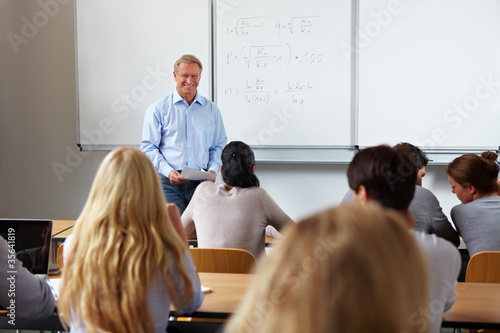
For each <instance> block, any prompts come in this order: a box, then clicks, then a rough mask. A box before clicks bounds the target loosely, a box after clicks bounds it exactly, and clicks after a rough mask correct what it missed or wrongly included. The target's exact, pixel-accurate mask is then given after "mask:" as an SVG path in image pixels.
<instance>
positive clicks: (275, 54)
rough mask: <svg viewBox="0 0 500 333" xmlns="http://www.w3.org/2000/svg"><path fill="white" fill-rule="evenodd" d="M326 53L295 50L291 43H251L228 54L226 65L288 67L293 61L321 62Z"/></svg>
mask: <svg viewBox="0 0 500 333" xmlns="http://www.w3.org/2000/svg"><path fill="white" fill-rule="evenodd" d="M323 59H324V55H323V53H321V52H317V51H305V52H293V50H292V48H291V46H290V44H288V43H286V44H284V45H249V46H244V47H242V48H241V49H240V50H239V52H228V53H227V54H226V65H231V64H233V63H238V64H239V65H240V66H241V68H242V69H245V68H247V69H252V68H255V69H259V68H261V69H266V68H272V67H274V66H280V67H282V68H286V69H288V68H289V67H290V65H291V64H292V63H295V64H298V65H308V64H319V63H321V62H322V61H323Z"/></svg>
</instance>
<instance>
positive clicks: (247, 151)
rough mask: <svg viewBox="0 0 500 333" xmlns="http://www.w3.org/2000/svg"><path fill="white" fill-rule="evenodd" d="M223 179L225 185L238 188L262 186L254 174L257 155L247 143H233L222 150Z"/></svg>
mask: <svg viewBox="0 0 500 333" xmlns="http://www.w3.org/2000/svg"><path fill="white" fill-rule="evenodd" d="M221 159H222V171H221V173H222V179H223V180H224V183H226V184H228V185H231V186H237V187H243V188H245V187H252V186H260V182H259V179H258V178H257V176H256V175H255V174H254V173H253V167H254V166H255V155H254V153H253V151H252V149H251V148H250V146H248V145H247V144H246V143H244V142H241V141H231V142H229V143H228V144H227V145H226V147H224V149H223V150H222V156H221Z"/></svg>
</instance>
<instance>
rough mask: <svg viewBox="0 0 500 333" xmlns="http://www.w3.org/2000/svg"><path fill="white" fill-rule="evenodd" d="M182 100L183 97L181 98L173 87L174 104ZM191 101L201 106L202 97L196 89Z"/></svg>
mask: <svg viewBox="0 0 500 333" xmlns="http://www.w3.org/2000/svg"><path fill="white" fill-rule="evenodd" d="M183 100H184V98H182V97H181V95H179V92H178V91H177V89H175V90H174V99H173V101H174V104H175V103H177V102H180V101H183ZM193 103H198V104H200V105H201V106H203V98H202V96H201V95H200V94H199V93H198V90H196V96H195V97H194V101H193Z"/></svg>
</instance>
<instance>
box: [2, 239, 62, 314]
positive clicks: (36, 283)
mask: <svg viewBox="0 0 500 333" xmlns="http://www.w3.org/2000/svg"><path fill="white" fill-rule="evenodd" d="M12 251H13V250H12V248H11V247H9V244H8V243H7V241H6V240H5V239H4V238H3V237H1V236H0V262H1V263H2V266H1V267H2V268H1V270H0V305H1V306H2V307H3V309H7V310H8V312H7V313H11V310H10V309H13V310H14V314H15V316H14V321H13V322H15V319H16V318H19V319H29V320H35V319H41V318H46V317H48V316H50V315H52V314H54V310H55V303H54V297H53V296H52V292H51V291H50V287H49V285H48V284H47V283H45V281H43V280H42V279H41V278H39V277H38V276H36V275H34V274H32V273H31V272H30V271H28V270H27V269H26V268H25V267H23V264H22V263H21V261H19V260H18V259H16V256H15V252H14V254H13V253H12ZM10 264H12V265H13V267H10V266H9V265H10ZM8 267H10V268H9V269H8ZM12 272H16V273H15V274H13V273H12ZM12 286H14V288H12ZM3 309H2V310H3Z"/></svg>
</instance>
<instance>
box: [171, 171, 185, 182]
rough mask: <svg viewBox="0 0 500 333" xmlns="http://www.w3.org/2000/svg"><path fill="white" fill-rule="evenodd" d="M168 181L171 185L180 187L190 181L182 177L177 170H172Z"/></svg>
mask: <svg viewBox="0 0 500 333" xmlns="http://www.w3.org/2000/svg"><path fill="white" fill-rule="evenodd" d="M168 179H169V180H170V184H172V185H179V184H182V183H185V182H187V181H188V180H187V179H186V178H184V177H181V174H180V173H179V171H177V170H172V171H170V173H169V174H168Z"/></svg>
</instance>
